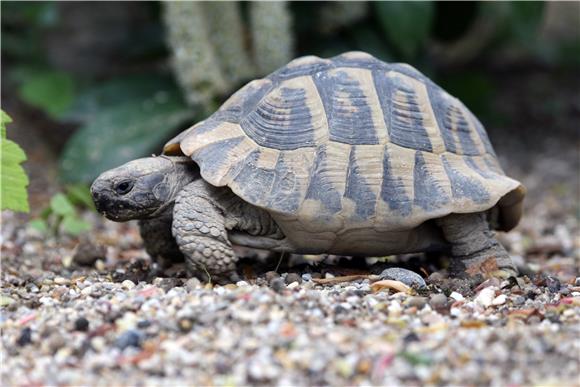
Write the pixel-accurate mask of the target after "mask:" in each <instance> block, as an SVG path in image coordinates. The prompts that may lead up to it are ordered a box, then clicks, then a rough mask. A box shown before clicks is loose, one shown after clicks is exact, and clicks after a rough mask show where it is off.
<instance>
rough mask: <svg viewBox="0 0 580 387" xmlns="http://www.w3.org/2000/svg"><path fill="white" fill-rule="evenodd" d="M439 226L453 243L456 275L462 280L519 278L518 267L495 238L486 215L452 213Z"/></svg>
mask: <svg viewBox="0 0 580 387" xmlns="http://www.w3.org/2000/svg"><path fill="white" fill-rule="evenodd" d="M437 224H438V225H439V227H441V229H442V231H443V235H444V237H445V239H447V241H448V242H449V243H450V244H451V254H452V261H451V268H450V271H451V273H452V274H454V275H456V276H459V277H466V276H467V277H475V276H477V275H478V274H481V275H483V277H500V278H507V277H512V276H517V274H518V271H517V269H516V267H515V266H514V264H513V262H512V260H511V258H510V256H509V254H508V253H507V251H506V250H505V248H504V247H503V246H502V245H501V244H500V243H499V242H498V241H497V239H496V238H495V236H494V233H493V231H492V230H491V229H490V226H489V223H488V221H487V218H486V215H485V213H475V214H451V215H448V216H446V217H444V218H441V219H438V220H437Z"/></svg>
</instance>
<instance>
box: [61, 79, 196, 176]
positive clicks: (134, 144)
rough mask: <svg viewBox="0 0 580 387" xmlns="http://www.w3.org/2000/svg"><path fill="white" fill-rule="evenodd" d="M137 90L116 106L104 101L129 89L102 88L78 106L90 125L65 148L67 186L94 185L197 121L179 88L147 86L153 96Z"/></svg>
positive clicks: (63, 168) (63, 163)
mask: <svg viewBox="0 0 580 387" xmlns="http://www.w3.org/2000/svg"><path fill="white" fill-rule="evenodd" d="M132 87H135V88H137V90H132V91H128V90H125V91H124V94H123V95H124V96H125V98H113V101H116V102H114V103H113V102H111V100H109V99H108V98H105V97H106V96H108V95H111V94H110V93H113V94H114V90H124V88H123V87H121V86H118V85H107V86H106V87H105V86H103V88H102V89H100V90H98V91H96V92H94V93H92V92H89V94H87V95H89V97H85V98H86V100H85V102H84V103H81V104H80V105H79V107H78V110H77V111H78V112H84V113H83V115H84V116H85V117H90V120H89V121H88V122H87V123H86V124H85V125H84V126H83V127H81V128H80V129H79V130H78V131H77V132H76V133H75V134H74V135H73V137H72V138H71V139H70V140H69V142H68V143H67V145H66V146H65V149H64V152H63V154H62V156H61V160H60V167H61V168H60V171H61V176H62V177H63V179H64V180H65V181H69V182H91V181H92V180H93V179H94V178H95V177H96V176H97V175H98V174H99V173H101V172H102V171H104V170H107V169H110V168H113V167H116V166H118V165H120V164H122V163H125V162H127V161H129V160H132V159H135V158H138V157H143V156H146V155H148V154H150V153H151V152H154V151H156V150H157V149H158V147H159V146H160V145H161V144H162V143H163V142H165V141H167V140H168V139H169V137H170V136H171V135H172V134H174V133H175V131H176V130H177V129H179V126H180V125H182V124H184V123H185V122H187V121H188V120H192V119H193V117H194V114H193V112H192V110H191V108H189V107H187V105H186V104H185V103H184V101H183V98H182V97H181V94H180V92H179V90H178V89H177V88H176V86H175V85H174V84H172V83H166V84H165V85H164V87H163V88H157V87H155V86H154V85H152V86H148V87H150V88H151V90H155V91H151V92H148V93H146V92H145V91H143V90H144V89H145V88H146V87H145V86H144V85H140V84H139V83H134V84H133V86H132ZM138 90H141V91H138ZM100 101H104V103H102V104H101V103H100ZM83 109H85V110H83ZM86 109H88V110H86ZM87 112H88V113H87ZM92 112H93V113H92ZM87 114H88V115H87Z"/></svg>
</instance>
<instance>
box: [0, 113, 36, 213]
mask: <svg viewBox="0 0 580 387" xmlns="http://www.w3.org/2000/svg"><path fill="white" fill-rule="evenodd" d="M9 122H12V119H11V118H10V117H9V116H8V115H7V114H6V113H5V112H4V111H2V115H1V117H0V132H1V135H2V137H1V139H0V150H1V153H0V159H1V165H0V167H1V169H0V175H1V176H0V177H1V179H0V182H1V186H0V202H1V203H0V208H1V209H3V210H4V209H8V210H13V211H21V212H28V211H29V207H28V192H27V191H26V187H27V186H28V176H26V173H25V172H24V169H23V168H22V166H21V165H20V164H21V163H22V162H24V161H26V154H25V153H24V151H23V150H22V148H20V146H18V144H16V143H15V142H13V141H10V140H8V139H7V138H6V124H7V123H9Z"/></svg>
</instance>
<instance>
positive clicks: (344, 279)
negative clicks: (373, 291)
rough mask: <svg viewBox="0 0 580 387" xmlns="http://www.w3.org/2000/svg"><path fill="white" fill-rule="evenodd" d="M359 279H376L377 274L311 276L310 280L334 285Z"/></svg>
mask: <svg viewBox="0 0 580 387" xmlns="http://www.w3.org/2000/svg"><path fill="white" fill-rule="evenodd" d="M359 279H370V280H376V279H378V276H377V275H374V274H353V275H343V276H339V277H334V278H313V279H312V282H316V283H317V284H320V285H334V284H339V283H341V282H350V281H356V280H359Z"/></svg>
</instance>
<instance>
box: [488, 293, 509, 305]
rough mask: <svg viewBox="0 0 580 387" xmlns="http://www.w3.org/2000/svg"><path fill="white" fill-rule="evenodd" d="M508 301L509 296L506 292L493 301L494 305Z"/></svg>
mask: <svg viewBox="0 0 580 387" xmlns="http://www.w3.org/2000/svg"><path fill="white" fill-rule="evenodd" d="M506 301H507V296H506V295H505V294H500V295H499V296H497V297H496V298H494V299H493V301H492V302H491V304H492V305H503V304H505V302H506Z"/></svg>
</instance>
